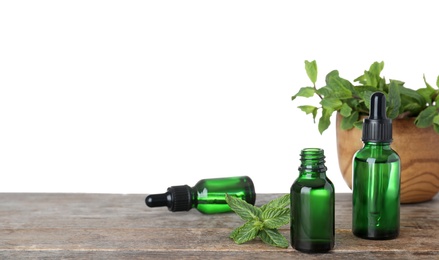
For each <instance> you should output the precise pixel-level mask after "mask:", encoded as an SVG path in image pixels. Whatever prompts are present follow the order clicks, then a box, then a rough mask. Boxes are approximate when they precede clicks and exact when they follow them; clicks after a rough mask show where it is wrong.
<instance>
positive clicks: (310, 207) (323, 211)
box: [290, 148, 335, 253]
mask: <svg viewBox="0 0 439 260" xmlns="http://www.w3.org/2000/svg"><path fill="white" fill-rule="evenodd" d="M300 155H301V159H300V161H301V165H300V167H299V177H298V178H297V179H296V181H295V182H294V183H293V185H292V186H291V222H290V224H291V229H290V232H291V245H292V246H293V247H294V248H295V249H296V250H299V251H303V252H308V253H318V252H326V251H329V250H331V249H332V248H333V247H334V240H335V226H334V221H335V218H334V217H335V216H334V214H335V208H334V207H335V196H334V195H335V194H334V185H333V184H332V182H331V181H330V180H329V179H328V177H327V176H326V166H325V156H324V152H323V150H322V149H319V148H306V149H303V150H302V151H301V154H300Z"/></svg>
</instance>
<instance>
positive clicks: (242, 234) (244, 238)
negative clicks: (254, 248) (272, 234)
mask: <svg viewBox="0 0 439 260" xmlns="http://www.w3.org/2000/svg"><path fill="white" fill-rule="evenodd" d="M258 233H259V226H258V225H257V223H256V221H249V222H247V223H245V224H244V225H242V226H240V227H238V228H237V229H235V230H234V231H233V232H232V234H231V235H230V238H232V239H233V240H234V241H235V243H237V244H242V243H245V242H248V241H250V240H252V239H255V238H256V236H257V235H258Z"/></svg>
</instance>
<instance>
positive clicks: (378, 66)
mask: <svg viewBox="0 0 439 260" xmlns="http://www.w3.org/2000/svg"><path fill="white" fill-rule="evenodd" d="M383 69H384V61H381V62H377V61H375V62H374V63H372V65H370V68H369V71H370V73H372V74H373V75H375V76H376V77H378V78H379V77H380V74H381V71H383Z"/></svg>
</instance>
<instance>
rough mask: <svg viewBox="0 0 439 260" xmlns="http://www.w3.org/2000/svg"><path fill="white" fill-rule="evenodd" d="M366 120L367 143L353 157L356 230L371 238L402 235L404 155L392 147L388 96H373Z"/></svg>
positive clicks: (353, 219)
mask: <svg viewBox="0 0 439 260" xmlns="http://www.w3.org/2000/svg"><path fill="white" fill-rule="evenodd" d="M370 106H371V107H370V115H369V118H366V119H364V123H363V137H362V140H363V142H364V146H363V148H362V149H360V150H359V151H357V152H356V153H355V155H354V159H353V166H352V167H353V175H352V179H353V183H352V232H353V233H354V235H355V236H357V237H361V238H367V239H392V238H396V237H397V236H398V234H399V206H400V158H399V156H398V154H397V153H396V152H395V151H394V150H393V149H392V148H391V147H390V143H391V142H392V121H391V120H390V119H388V118H387V116H386V97H385V96H384V94H382V93H380V92H375V93H373V95H372V96H371V105H370Z"/></svg>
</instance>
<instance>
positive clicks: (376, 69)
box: [291, 60, 439, 134]
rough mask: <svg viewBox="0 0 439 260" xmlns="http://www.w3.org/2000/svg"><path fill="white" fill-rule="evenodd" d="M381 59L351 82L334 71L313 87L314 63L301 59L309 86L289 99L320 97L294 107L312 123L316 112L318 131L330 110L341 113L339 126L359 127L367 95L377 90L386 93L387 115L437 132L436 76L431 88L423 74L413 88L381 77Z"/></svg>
mask: <svg viewBox="0 0 439 260" xmlns="http://www.w3.org/2000/svg"><path fill="white" fill-rule="evenodd" d="M383 68H384V62H374V63H373V64H372V65H371V66H370V68H369V70H365V71H364V74H363V75H361V76H359V77H357V78H356V79H354V80H353V82H354V83H355V84H354V83H352V82H351V81H349V80H347V79H344V78H342V77H340V75H339V72H338V71H337V70H333V71H331V72H329V73H328V74H327V75H326V78H325V83H326V85H325V86H323V87H320V88H317V86H316V82H317V63H316V61H315V60H314V61H305V71H306V73H307V75H308V78H309V79H310V80H311V83H312V86H308V87H302V88H300V89H299V91H298V92H297V94H296V95H294V96H292V98H291V99H292V100H295V99H296V98H297V97H305V98H310V97H315V96H317V97H318V99H320V102H319V105H318V106H316V105H304V106H299V107H298V108H299V109H301V110H302V111H304V112H305V113H306V114H311V115H312V117H313V120H314V123H315V120H316V117H317V114H319V115H320V118H319V121H318V130H319V132H320V134H322V133H323V132H324V131H325V130H326V129H327V128H328V127H329V125H330V124H331V121H330V118H331V116H332V114H333V113H334V112H339V113H340V115H341V116H342V121H341V128H342V129H344V130H348V129H351V128H353V127H357V128H360V129H361V128H362V125H363V123H362V120H361V116H365V115H368V114H369V108H370V96H371V95H372V94H373V93H374V92H376V91H381V92H383V93H384V94H385V95H386V100H387V101H386V103H387V117H388V118H390V119H400V118H407V117H415V118H416V119H415V121H414V123H415V125H416V126H417V127H419V128H425V127H430V126H433V128H434V130H435V131H436V133H438V134H439V76H438V77H437V80H436V86H435V87H432V86H431V85H430V84H429V83H428V82H427V80H426V79H425V75H424V83H425V87H423V88H419V89H417V90H413V89H410V88H406V87H405V86H404V82H403V81H400V80H392V79H391V80H389V81H387V80H386V79H385V77H382V76H381V72H382V70H383Z"/></svg>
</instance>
